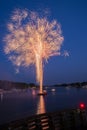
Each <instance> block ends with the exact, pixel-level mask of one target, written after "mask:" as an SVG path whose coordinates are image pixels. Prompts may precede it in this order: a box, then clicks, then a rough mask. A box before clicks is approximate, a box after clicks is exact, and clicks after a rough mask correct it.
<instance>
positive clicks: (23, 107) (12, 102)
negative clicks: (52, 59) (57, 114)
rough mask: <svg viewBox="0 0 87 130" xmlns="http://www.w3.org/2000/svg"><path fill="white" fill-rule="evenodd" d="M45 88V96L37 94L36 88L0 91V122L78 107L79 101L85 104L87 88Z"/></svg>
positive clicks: (86, 102) (86, 101)
mask: <svg viewBox="0 0 87 130" xmlns="http://www.w3.org/2000/svg"><path fill="white" fill-rule="evenodd" d="M52 88H55V92H52V91H51V90H52ZM46 89H47V95H46V96H38V95H37V93H38V90H37V89H25V90H12V91H8V92H4V93H0V124H2V123H6V122H8V121H11V120H15V119H20V118H23V117H27V116H31V115H35V114H40V113H45V112H53V111H57V110H63V109H69V108H78V107H79V104H80V103H81V102H84V103H85V104H87V89H81V88H79V89H77V88H64V87H54V86H53V87H48V88H46Z"/></svg>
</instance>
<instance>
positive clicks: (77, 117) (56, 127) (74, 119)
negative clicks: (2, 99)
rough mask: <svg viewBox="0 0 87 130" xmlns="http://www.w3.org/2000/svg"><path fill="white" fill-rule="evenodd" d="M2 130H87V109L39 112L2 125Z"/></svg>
mask: <svg viewBox="0 0 87 130" xmlns="http://www.w3.org/2000/svg"><path fill="white" fill-rule="evenodd" d="M0 130H87V109H72V110H70V109H69V110H65V111H57V112H52V113H45V114H39V115H35V116H31V117H28V118H25V119H21V120H16V121H12V122H9V123H7V124H3V125H0Z"/></svg>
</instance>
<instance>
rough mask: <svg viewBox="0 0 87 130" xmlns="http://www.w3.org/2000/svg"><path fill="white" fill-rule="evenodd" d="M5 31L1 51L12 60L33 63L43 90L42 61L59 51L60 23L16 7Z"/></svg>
mask: <svg viewBox="0 0 87 130" xmlns="http://www.w3.org/2000/svg"><path fill="white" fill-rule="evenodd" d="M7 27H8V31H9V32H8V34H7V35H6V36H5V37H4V41H5V46H4V52H5V53H6V54H7V55H8V57H9V59H10V60H11V61H12V62H13V64H15V65H17V66H18V67H19V66H25V67H28V66H29V65H31V64H34V65H35V67H36V79H37V81H38V82H39V84H40V93H42V92H43V88H42V86H43V61H47V60H48V59H49V57H51V56H54V55H60V49H61V45H62V42H63V39H64V38H63V36H62V32H61V27H60V24H58V23H57V21H56V20H53V21H48V19H47V17H42V16H40V15H39V14H38V13H37V12H30V11H27V10H20V9H17V10H15V11H14V12H13V14H12V16H11V21H10V23H8V24H7Z"/></svg>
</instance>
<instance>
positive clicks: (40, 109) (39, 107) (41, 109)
mask: <svg viewBox="0 0 87 130" xmlns="http://www.w3.org/2000/svg"><path fill="white" fill-rule="evenodd" d="M45 112H46V108H45V101H44V96H43V95H42V96H39V101H38V104H37V112H36V114H41V113H45Z"/></svg>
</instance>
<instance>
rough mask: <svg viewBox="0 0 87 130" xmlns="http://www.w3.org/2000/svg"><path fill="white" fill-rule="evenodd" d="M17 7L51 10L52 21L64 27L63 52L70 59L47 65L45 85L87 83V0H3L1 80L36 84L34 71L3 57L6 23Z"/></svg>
mask: <svg viewBox="0 0 87 130" xmlns="http://www.w3.org/2000/svg"><path fill="white" fill-rule="evenodd" d="M15 8H20V9H25V8H27V9H28V10H31V11H38V12H39V11H44V10H48V11H49V19H50V20H53V19H56V20H57V21H58V22H59V23H60V24H61V28H62V34H63V36H64V42H63V45H62V47H61V52H63V51H64V50H67V51H68V52H69V57H64V56H54V57H51V58H50V59H49V60H48V63H45V65H44V84H45V85H53V84H57V83H70V82H83V81H87V59H86V57H87V1H86V0H0V80H10V81H17V82H27V83H30V82H34V83H36V79H35V78H36V76H35V68H34V66H30V67H28V68H25V67H20V69H19V70H20V72H19V73H16V71H15V69H16V68H15V66H14V65H13V64H12V62H11V61H9V60H8V57H7V55H6V54H4V51H3V47H4V42H3V38H4V37H5V35H6V34H7V27H6V24H7V23H8V22H9V20H10V16H11V13H12V11H13V10H14V9H15Z"/></svg>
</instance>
